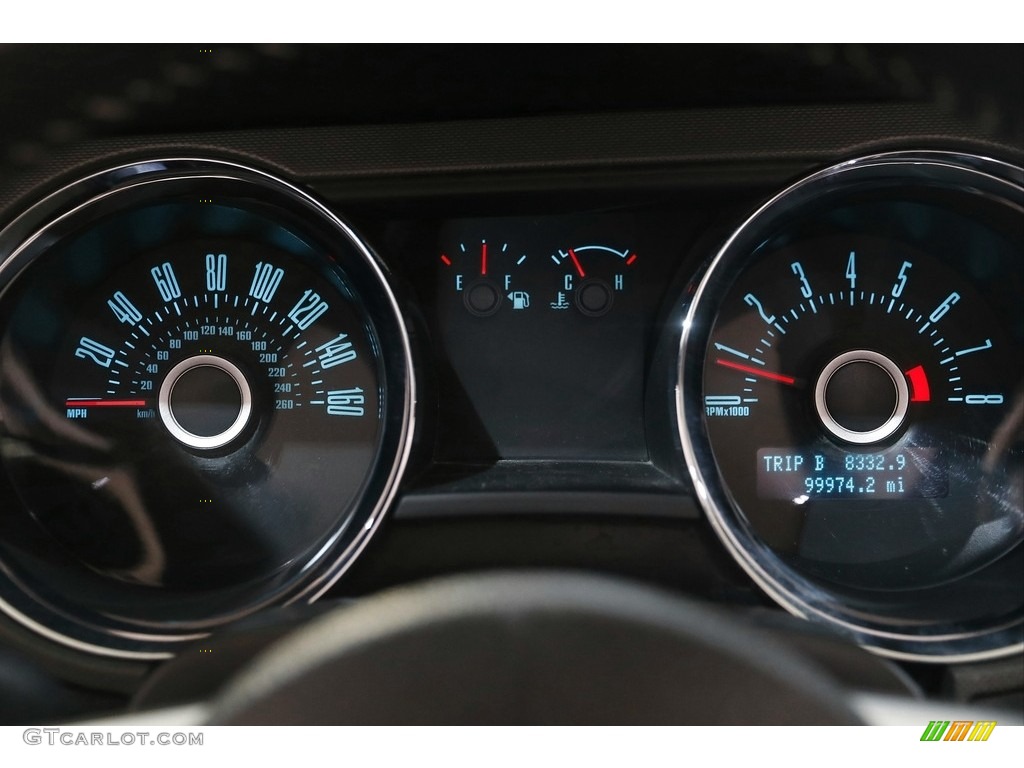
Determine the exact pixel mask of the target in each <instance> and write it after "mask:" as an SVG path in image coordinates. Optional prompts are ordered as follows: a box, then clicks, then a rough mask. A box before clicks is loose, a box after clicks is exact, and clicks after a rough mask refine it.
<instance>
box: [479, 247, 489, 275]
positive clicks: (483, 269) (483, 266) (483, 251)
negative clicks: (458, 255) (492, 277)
mask: <svg viewBox="0 0 1024 768" xmlns="http://www.w3.org/2000/svg"><path fill="white" fill-rule="evenodd" d="M480 274H481V275H486V274H487V241H484V242H483V243H481V247H480Z"/></svg>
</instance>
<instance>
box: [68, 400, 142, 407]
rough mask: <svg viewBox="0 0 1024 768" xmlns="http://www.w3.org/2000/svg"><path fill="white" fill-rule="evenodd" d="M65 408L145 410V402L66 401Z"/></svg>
mask: <svg viewBox="0 0 1024 768" xmlns="http://www.w3.org/2000/svg"><path fill="white" fill-rule="evenodd" d="M64 407H65V408H145V407H146V401H145V400H67V401H65V403H64Z"/></svg>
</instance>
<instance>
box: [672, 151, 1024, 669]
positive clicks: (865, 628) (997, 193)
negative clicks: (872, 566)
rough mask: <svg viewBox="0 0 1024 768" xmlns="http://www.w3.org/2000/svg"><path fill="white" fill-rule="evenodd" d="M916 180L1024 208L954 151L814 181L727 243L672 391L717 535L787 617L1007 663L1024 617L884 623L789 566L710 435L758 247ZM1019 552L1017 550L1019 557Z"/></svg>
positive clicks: (996, 164)
mask: <svg viewBox="0 0 1024 768" xmlns="http://www.w3.org/2000/svg"><path fill="white" fill-rule="evenodd" d="M901 179H904V180H906V179H910V180H915V181H917V182H922V183H926V184H931V185H940V186H941V185H946V186H947V187H948V188H950V189H952V188H954V187H953V185H960V186H959V187H957V188H962V189H969V190H970V193H971V194H977V195H981V196H985V197H989V196H992V197H995V198H997V199H1008V200H1013V201H1014V203H1015V205H1017V206H1018V207H1019V206H1024V171H1022V170H1021V169H1020V168H1017V167H1015V166H1012V165H1009V164H1007V163H1004V162H1001V161H998V160H994V159H990V158H985V157H979V156H975V155H968V154H959V153H951V152H933V151H920V152H893V153H885V154H878V155H871V156H867V157H862V158H858V159H854V160H850V161H848V162H844V163H841V164H839V165H835V166H832V167H829V168H826V169H824V170H821V171H818V172H816V173H814V174H812V175H810V176H807V177H805V178H803V179H801V180H799V181H797V182H796V183H794V184H793V185H791V186H790V187H788V188H786V189H784V190H782V191H781V192H779V193H778V194H776V195H775V196H774V197H772V198H771V199H770V200H768V202H766V203H764V204H763V205H762V206H761V207H760V208H758V209H757V210H756V211H755V212H754V213H753V214H752V215H751V216H750V217H749V218H747V219H746V221H745V222H744V223H743V224H742V225H741V226H740V227H739V228H738V229H737V230H736V231H735V232H734V233H733V234H732V235H731V236H730V237H729V239H728V240H727V241H726V242H725V244H724V245H723V246H722V247H721V249H720V250H719V251H718V253H717V254H716V256H715V257H714V258H713V260H712V261H711V262H710V264H709V265H708V267H707V269H706V270H705V272H704V273H703V275H702V277H701V279H700V281H699V283H698V284H697V285H696V287H695V289H694V291H693V293H692V299H690V300H689V303H688V305H687V306H686V312H685V317H684V320H683V324H682V328H681V330H680V343H679V356H678V368H677V373H678V379H677V386H676V392H675V400H676V408H677V422H678V429H679V437H680V441H681V445H682V450H683V456H684V458H685V461H686V463H687V467H688V470H689V474H690V477H691V479H692V481H693V486H694V492H695V494H696V496H697V498H698V500H699V502H700V504H701V506H702V507H703V509H704V511H705V512H706V514H707V517H708V519H709V521H710V523H711V525H712V528H713V529H714V531H715V533H716V534H717V535H718V537H719V538H720V539H721V541H722V542H723V544H724V545H725V546H726V548H727V549H728V551H729V552H730V554H731V555H732V557H733V558H734V559H735V560H736V561H737V562H738V563H739V564H740V565H741V566H742V567H743V569H744V570H745V571H746V572H747V574H748V575H749V576H750V577H751V579H753V581H754V582H755V583H756V584H757V585H758V587H760V589H762V590H763V591H764V592H765V593H766V594H767V595H768V596H769V597H771V598H772V599H773V600H774V601H775V602H776V603H778V604H779V605H781V606H782V607H783V608H785V609H786V610H788V611H789V612H790V613H792V614H794V615H797V616H800V617H802V618H805V619H809V620H812V621H815V622H819V623H823V624H827V625H830V626H832V627H833V628H836V629H838V630H839V631H840V632H843V633H845V634H847V635H849V636H851V637H852V638H853V639H855V640H856V641H857V642H858V643H859V644H861V645H863V646H865V647H866V648H868V649H870V650H872V651H874V652H877V653H879V654H881V655H885V656H888V657H891V658H897V659H902V660H908V661H927V662H966V661H977V660H984V659H991V658H997V657H1004V656H1008V655H1012V654H1018V653H1021V651H1022V650H1024V617H1022V616H1020V615H1016V616H1013V617H1010V618H1009V619H1007V618H1006V617H1003V618H1002V619H1001V620H997V621H992V622H990V623H987V624H986V623H985V622H982V621H979V622H978V623H976V624H973V625H969V626H968V625H960V624H957V623H955V622H949V623H947V624H940V623H927V622H920V621H916V620H914V619H913V618H912V617H910V616H907V617H906V620H905V621H892V620H890V619H891V617H886V621H881V620H879V617H878V616H875V615H872V612H871V611H869V610H864V609H863V608H858V607H856V606H854V605H851V604H849V603H848V602H846V601H844V599H843V597H842V596H841V595H839V594H838V593H836V592H833V591H832V590H831V589H830V588H829V586H828V585H827V584H825V583H822V582H820V581H815V580H813V579H812V578H810V577H809V576H807V575H805V574H802V573H800V572H798V571H796V570H795V569H794V568H793V567H791V566H790V565H788V564H787V563H785V562H783V561H782V559H781V558H780V557H779V556H778V555H776V554H775V552H773V550H772V549H771V548H770V547H769V546H768V545H767V544H766V543H765V542H764V541H762V540H761V539H760V537H759V536H758V534H757V533H756V532H755V531H754V529H753V526H752V525H751V524H750V523H749V522H748V521H747V520H746V518H745V517H744V515H743V513H742V511H741V510H740V508H739V504H738V503H737V501H736V499H735V498H734V497H733V495H732V493H731V492H730V489H729V487H728V485H727V483H726V482H725V481H724V480H723V478H722V476H721V474H720V472H719V470H718V466H717V463H716V459H715V457H714V454H713V452H712V447H711V441H710V438H709V436H708V432H707V429H706V427H705V416H704V409H703V407H702V403H703V386H704V384H703V377H704V365H705V360H706V358H707V354H708V348H709V345H710V337H711V333H712V327H713V325H714V321H715V318H716V316H717V313H718V302H720V300H721V299H722V298H723V297H724V295H725V293H726V291H727V290H728V288H729V287H730V286H731V285H732V284H733V283H734V281H735V279H736V278H737V276H738V274H739V272H740V270H741V269H742V268H744V267H746V266H747V265H748V264H750V263H752V261H753V258H754V257H752V256H751V251H752V250H753V247H754V246H755V245H757V244H759V243H761V242H764V241H765V239H766V238H767V237H769V236H770V234H771V228H772V226H773V224H775V223H777V222H778V220H779V217H780V216H783V215H788V214H789V213H790V212H792V211H794V210H796V209H798V208H800V206H803V205H805V204H808V203H810V202H811V201H813V200H815V199H816V198H818V197H819V196H821V195H828V194H833V193H836V192H837V191H841V190H843V189H845V188H846V187H847V186H848V185H857V184H866V185H899V184H900V180H901ZM1021 546H1022V544H1021V543H1020V542H1018V543H1017V545H1016V549H1015V551H1016V552H1017V553H1019V551H1020V549H1021Z"/></svg>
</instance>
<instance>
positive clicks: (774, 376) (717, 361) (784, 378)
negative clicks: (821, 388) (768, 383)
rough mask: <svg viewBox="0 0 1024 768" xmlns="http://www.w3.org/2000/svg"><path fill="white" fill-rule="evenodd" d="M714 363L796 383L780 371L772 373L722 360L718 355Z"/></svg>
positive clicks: (753, 374) (763, 376)
mask: <svg viewBox="0 0 1024 768" xmlns="http://www.w3.org/2000/svg"><path fill="white" fill-rule="evenodd" d="M715 363H716V364H718V365H722V366H725V367H726V368H735V369H736V370H737V371H743V372H744V373H749V374H751V375H752V376H760V377H761V378H762V379H771V380H772V381H778V382H781V383H783V384H789V385H791V386H792V385H794V384H796V379H795V378H794V377H792V376H785V375H783V374H781V373H772V372H771V371H766V370H764V369H763V368H755V367H754V366H752V365H743V363H734V362H733V361H732V360H723V359H722V358H720V357H719V358H717V359H716V360H715Z"/></svg>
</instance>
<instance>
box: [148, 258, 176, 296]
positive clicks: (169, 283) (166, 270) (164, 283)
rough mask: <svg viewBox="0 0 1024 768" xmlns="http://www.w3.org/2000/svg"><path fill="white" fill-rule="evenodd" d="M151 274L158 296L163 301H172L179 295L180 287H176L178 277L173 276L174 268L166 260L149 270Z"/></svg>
mask: <svg viewBox="0 0 1024 768" xmlns="http://www.w3.org/2000/svg"><path fill="white" fill-rule="evenodd" d="M149 274H151V275H152V276H153V281H154V282H155V283H156V288H157V290H158V291H160V298H162V299H163V300H164V301H174V300H175V299H177V298H180V297H181V288H180V287H178V278H176V277H175V276H174V269H173V268H172V267H171V265H170V264H168V263H167V262H166V261H165V262H164V263H163V264H161V265H160V266H159V267H153V268H152V269H151V270H149Z"/></svg>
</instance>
